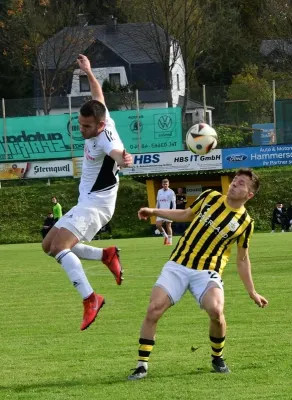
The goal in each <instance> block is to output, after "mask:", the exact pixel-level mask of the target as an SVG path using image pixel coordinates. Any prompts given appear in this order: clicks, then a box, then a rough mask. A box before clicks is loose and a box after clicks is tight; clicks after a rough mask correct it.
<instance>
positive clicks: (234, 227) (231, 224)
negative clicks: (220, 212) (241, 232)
mask: <svg viewBox="0 0 292 400" xmlns="http://www.w3.org/2000/svg"><path fill="white" fill-rule="evenodd" d="M228 228H229V229H230V230H231V232H235V231H236V230H237V229H238V228H239V223H238V221H236V219H232V220H231V221H230V222H229V224H228Z"/></svg>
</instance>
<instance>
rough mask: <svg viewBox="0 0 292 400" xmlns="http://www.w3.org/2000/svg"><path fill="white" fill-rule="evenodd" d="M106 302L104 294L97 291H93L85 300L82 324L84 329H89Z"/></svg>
mask: <svg viewBox="0 0 292 400" xmlns="http://www.w3.org/2000/svg"><path fill="white" fill-rule="evenodd" d="M104 304H105V301H104V298H103V296H101V295H100V294H96V293H92V294H91V295H90V296H89V297H88V298H87V299H85V300H83V307H84V312H83V321H82V323H81V326H80V329H81V330H82V331H84V330H85V329H87V328H88V327H89V326H90V325H91V324H92V323H93V322H94V320H95V318H96V317H97V314H98V312H99V310H100V309H101V307H102V306H103V305H104Z"/></svg>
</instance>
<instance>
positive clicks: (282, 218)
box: [272, 202, 290, 233]
mask: <svg viewBox="0 0 292 400" xmlns="http://www.w3.org/2000/svg"><path fill="white" fill-rule="evenodd" d="M276 225H281V228H282V232H285V230H286V231H289V225H290V224H289V221H288V217H287V212H286V209H285V208H284V207H283V204H282V203H280V202H278V203H277V204H276V207H275V208H274V211H273V215H272V233H274V232H275V226H276Z"/></svg>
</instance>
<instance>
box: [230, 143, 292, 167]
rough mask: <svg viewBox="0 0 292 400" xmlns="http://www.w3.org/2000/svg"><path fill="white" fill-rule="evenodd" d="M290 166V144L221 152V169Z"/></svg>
mask: <svg viewBox="0 0 292 400" xmlns="http://www.w3.org/2000/svg"><path fill="white" fill-rule="evenodd" d="M280 165H292V144H283V145H276V146H261V147H242V148H238V149H237V148H234V149H223V150H222V167H223V169H231V168H253V167H274V166H280Z"/></svg>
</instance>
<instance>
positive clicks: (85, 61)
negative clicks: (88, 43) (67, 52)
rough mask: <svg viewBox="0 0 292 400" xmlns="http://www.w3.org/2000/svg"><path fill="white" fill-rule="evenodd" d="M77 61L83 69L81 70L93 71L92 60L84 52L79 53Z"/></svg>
mask: <svg viewBox="0 0 292 400" xmlns="http://www.w3.org/2000/svg"><path fill="white" fill-rule="evenodd" d="M77 63H78V65H79V68H80V69H81V71H83V72H85V73H88V72H90V71H91V65H90V61H89V60H88V58H87V57H86V56H84V55H83V54H79V56H78V58H77Z"/></svg>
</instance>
